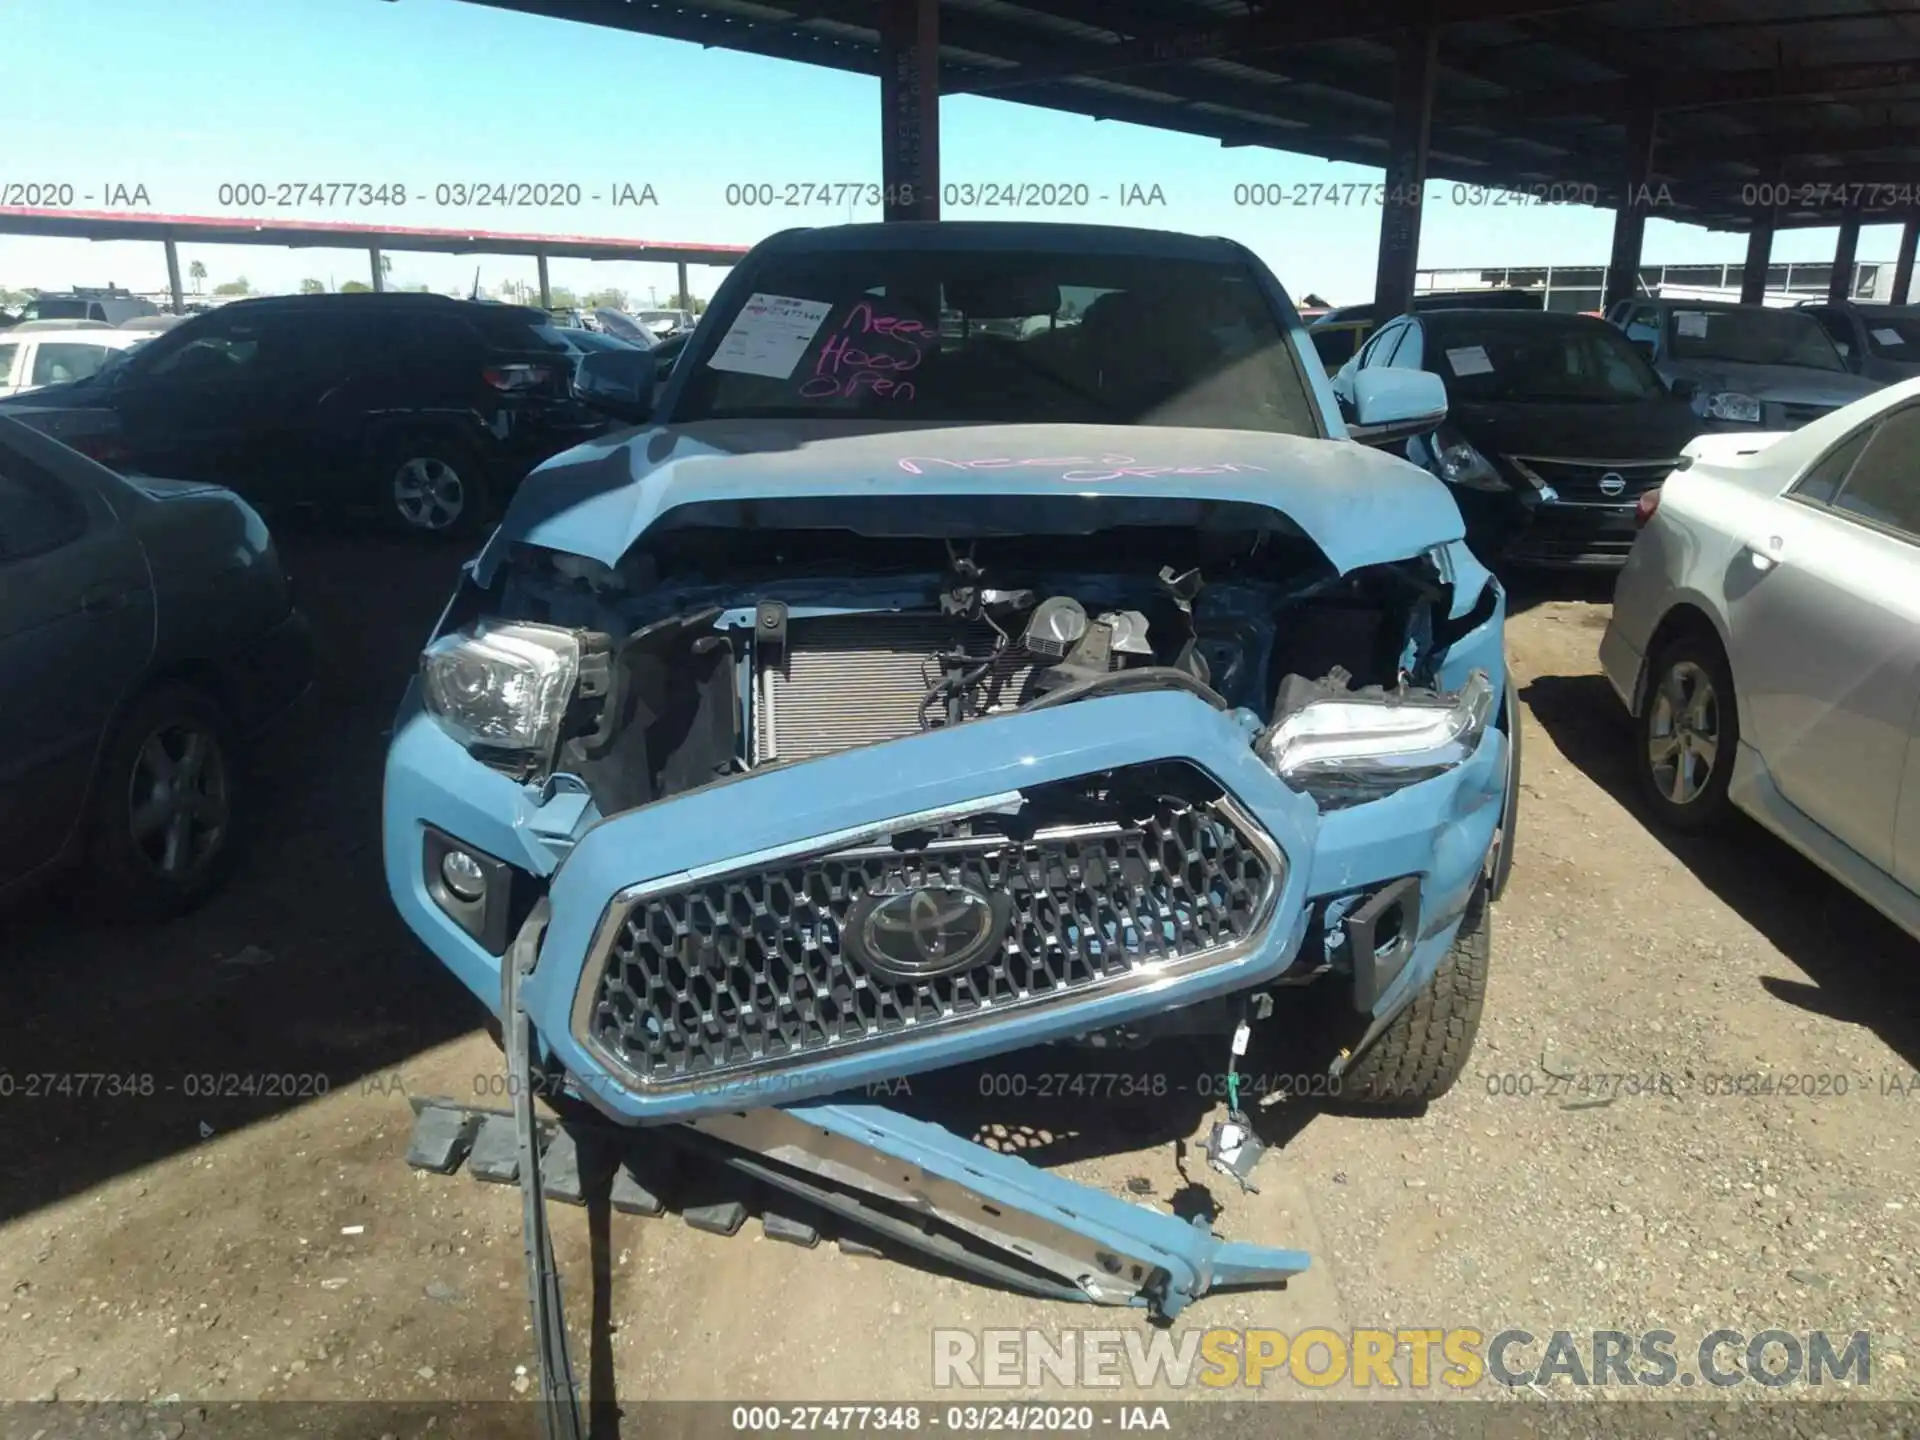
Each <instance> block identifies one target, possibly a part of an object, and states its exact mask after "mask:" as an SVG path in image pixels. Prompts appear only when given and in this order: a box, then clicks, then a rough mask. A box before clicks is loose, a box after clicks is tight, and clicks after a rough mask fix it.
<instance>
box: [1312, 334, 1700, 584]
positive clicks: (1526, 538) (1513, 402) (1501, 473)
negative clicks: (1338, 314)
mask: <svg viewBox="0 0 1920 1440" xmlns="http://www.w3.org/2000/svg"><path fill="white" fill-rule="evenodd" d="M1379 365H1387V366H1394V367H1397V368H1401V369H1414V370H1428V371H1431V372H1432V373H1434V374H1436V375H1438V376H1439V377H1440V378H1441V379H1442V380H1444V381H1445V382H1446V386H1447V418H1446V421H1445V423H1444V424H1443V425H1442V426H1441V427H1440V428H1439V429H1438V430H1437V431H1436V432H1434V433H1433V434H1432V435H1429V436H1423V437H1417V438H1415V439H1414V440H1411V441H1409V442H1407V447H1406V454H1407V458H1408V459H1410V460H1412V461H1413V462H1414V463H1415V464H1417V465H1422V466H1425V467H1426V468H1427V469H1428V470H1429V471H1431V472H1432V473H1433V474H1435V475H1437V476H1439V477H1440V478H1441V479H1442V480H1444V481H1446V482H1447V483H1448V485H1450V486H1451V487H1452V488H1453V493H1454V498H1455V499H1456V500H1457V501H1458V502H1459V505H1460V511H1461V514H1462V515H1463V516H1464V517H1465V518H1466V522H1467V539H1468V542H1469V543H1470V544H1471V545H1472V546H1473V548H1474V551H1475V553H1476V554H1478V555H1479V556H1480V557H1481V558H1482V559H1483V560H1484V561H1486V562H1487V563H1488V564H1490V565H1491V564H1498V563H1501V562H1507V563H1510V564H1516V565H1541V566H1555V567H1559V566H1609V565H1620V564H1623V563H1624V562H1625V560H1626V556H1627V551H1628V550H1629V549H1631V548H1632V545H1633V538H1634V534H1635V531H1636V523H1635V522H1636V507H1637V506H1638V504H1639V500H1640V497H1641V496H1642V495H1644V494H1645V493H1646V492H1647V491H1649V490H1651V489H1653V488H1654V487H1656V486H1658V485H1659V484H1660V482H1661V481H1662V480H1664V479H1665V478H1666V477H1667V475H1668V473H1669V472H1671V471H1672V469H1673V466H1674V462H1675V461H1676V460H1677V459H1678V458H1679V455H1680V451H1681V450H1682V449H1683V448H1684V447H1685V445H1686V443H1687V442H1688V441H1689V440H1691V439H1693V437H1694V436H1695V435H1697V434H1699V433H1700V431H1701V430H1702V429H1703V428H1704V427H1703V425H1702V422H1701V420H1700V417H1699V416H1697V415H1695V414H1694V413H1693V410H1692V407H1691V406H1689V405H1688V404H1687V402H1686V395H1685V394H1684V393H1679V392H1684V391H1685V390H1686V388H1687V387H1686V385H1685V382H1681V383H1680V386H1679V392H1676V391H1674V390H1669V389H1668V387H1667V385H1666V383H1665V382H1664V381H1662V380H1661V378H1660V376H1659V375H1658V374H1657V373H1656V372H1655V371H1654V368H1653V366H1652V365H1650V364H1648V363H1647V360H1646V358H1645V357H1644V356H1643V355H1641V354H1640V352H1639V351H1638V350H1637V349H1635V348H1634V346H1633V345H1632V344H1630V343H1629V342H1628V341H1627V339H1626V337H1625V336H1624V335H1622V334H1621V333H1620V331H1619V330H1617V329H1616V328H1614V327H1613V326H1611V325H1609V324H1607V323H1606V322H1605V321H1604V320H1600V319H1596V318H1594V317H1592V316H1587V315H1570V314H1565V313H1562V312H1558V311H1545V310H1540V311H1520V310H1443V311H1435V312H1432V313H1430V314H1426V315H1407V316H1402V317H1401V318H1399V319H1398V320H1394V321H1391V322H1389V323H1388V324H1386V325H1383V326H1382V327H1381V328H1380V330H1379V332H1378V333H1377V334H1375V335H1374V336H1373V338H1372V339H1371V340H1369V341H1368V342H1367V345H1366V347H1365V348H1364V349H1363V350H1362V351H1361V352H1360V353H1359V354H1358V355H1357V356H1355V357H1354V358H1353V359H1352V360H1351V361H1349V362H1348V364H1347V366H1346V367H1345V368H1344V369H1343V370H1342V371H1341V377H1340V380H1341V381H1344V380H1346V379H1347V378H1348V377H1350V376H1351V375H1352V374H1354V373H1356V372H1357V371H1360V370H1364V369H1369V368H1372V367H1374V366H1379ZM1339 385H1340V381H1336V389H1338V388H1339Z"/></svg>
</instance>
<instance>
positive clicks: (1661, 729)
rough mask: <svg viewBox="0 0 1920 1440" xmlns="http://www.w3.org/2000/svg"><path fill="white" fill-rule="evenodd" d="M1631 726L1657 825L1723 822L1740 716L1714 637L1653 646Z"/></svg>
mask: <svg viewBox="0 0 1920 1440" xmlns="http://www.w3.org/2000/svg"><path fill="white" fill-rule="evenodd" d="M1637 728H1638V742H1639V743H1638V744H1637V745H1636V746H1635V757H1634V769H1635V771H1636V772H1637V773H1638V776H1639V781H1640V790H1641V793H1642V794H1643V795H1645V796H1646V800H1647V804H1648V805H1649V806H1651V807H1652V809H1653V811H1654V813H1655V814H1656V815H1657V816H1658V817H1659V818H1660V820H1661V822H1662V823H1663V824H1666V825H1669V826H1671V827H1672V828H1674V829H1676V830H1685V831H1691V832H1695V833H1697V832H1699V831H1703V830H1707V829H1710V828H1712V827H1713V826H1714V825H1716V824H1718V823H1719V822H1720V821H1721V820H1723V819H1725V818H1726V814H1727V810H1728V801H1727V782H1728V781H1729V780H1730V779H1731V778H1732V775H1733V756H1734V750H1735V749H1736V747H1737V746H1738V745H1739V743H1740V717H1739V715H1738V714H1737V713H1736V711H1735V709H1734V699H1733V674H1732V672H1731V671H1730V670H1729V669H1728V668H1727V657H1726V655H1725V653H1724V652H1722V650H1721V649H1720V643H1719V641H1718V640H1717V639H1715V638H1714V637H1712V636H1709V635H1704V634H1702V633H1700V632H1699V631H1690V632H1688V633H1685V634H1682V635H1679V636H1676V637H1675V638H1673V639H1672V640H1670V641H1668V642H1667V643H1666V644H1664V645H1662V646H1661V647H1660V648H1659V650H1658V651H1657V652H1656V653H1655V655H1654V657H1653V662H1652V663H1651V664H1650V665H1649V666H1648V668H1647V696H1646V700H1645V702H1644V703H1643V704H1642V705H1641V707H1640V721H1639V725H1638V727H1637Z"/></svg>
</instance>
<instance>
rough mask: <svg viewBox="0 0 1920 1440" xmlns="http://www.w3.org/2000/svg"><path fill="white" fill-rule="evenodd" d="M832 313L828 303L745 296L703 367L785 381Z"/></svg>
mask: <svg viewBox="0 0 1920 1440" xmlns="http://www.w3.org/2000/svg"><path fill="white" fill-rule="evenodd" d="M832 309H833V304H832V302H830V301H827V300H796V299H795V298H793V297H792V296H791V295H760V294H754V295H749V296H748V297H747V303H746V304H745V305H743V306H741V307H740V313H739V315H737V316H736V317H735V318H734V322H733V324H732V325H731V326H730V327H729V328H728V330H727V333H726V335H725V336H724V337H723V338H722V339H721V341H720V348H719V349H717V350H715V351H714V352H713V358H712V359H711V360H709V361H708V362H707V364H709V365H710V366H712V367H713V368H714V369H715V370H733V371H737V372H739V373H740V374H742V375H765V376H767V377H768V378H770V379H774V380H785V379H786V378H787V377H788V376H790V375H792V374H793V372H794V368H795V367H796V366H798V365H799V363H800V357H801V356H803V355H805V354H806V353H807V346H809V345H811V344H812V343H813V337H814V334H815V332H816V331H818V330H819V329H820V325H821V323H822V322H823V321H824V320H825V319H826V318H827V314H828V312H829V311H831V310H832Z"/></svg>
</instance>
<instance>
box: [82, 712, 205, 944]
mask: <svg viewBox="0 0 1920 1440" xmlns="http://www.w3.org/2000/svg"><path fill="white" fill-rule="evenodd" d="M231 735H232V732H231V729H230V727H229V725H228V722H227V718H226V716H225V715H224V714H223V713H222V712H221V710H220V707H219V706H218V705H216V704H214V702H213V701H212V700H211V699H209V698H208V697H207V696H206V695H204V694H202V693H201V692H200V691H198V690H196V689H194V688H193V687H192V686H190V685H186V684H182V683H180V682H177V681H170V682H168V683H165V684H162V685H158V686H156V687H155V688H153V689H152V690H149V691H148V692H147V693H146V694H144V695H142V696H140V697H139V699H137V700H135V701H134V703H133V706H132V708H131V709H129V710H128V712H127V713H126V715H124V716H123V717H122V718H121V720H120V723H119V724H118V726H116V727H115V729H114V732H113V735H112V737H111V738H110V739H109V740H108V742H107V746H106V751H105V754H104V757H103V761H102V764H101V768H100V776H99V783H98V785H97V786H96V787H95V795H94V803H93V813H92V815H91V817H90V826H91V839H90V843H89V846H88V855H89V862H90V863H89V865H88V867H87V871H86V872H85V873H83V874H82V875H81V876H79V877H76V878H77V879H78V880H80V881H81V883H82V885H83V887H84V889H85V891H86V892H87V893H89V894H90V895H91V896H92V897H93V898H95V899H97V900H98V901H100V902H101V903H103V904H104V905H106V906H108V907H111V908H115V909H120V910H124V911H127V912H129V913H131V914H133V915H135V916H139V917H143V918H165V917H169V916H174V915H180V914H184V913H185V912H187V911H189V910H191V909H193V908H194V907H195V906H197V905H199V904H201V903H202V902H203V901H205V900H206V899H207V898H208V897H209V896H210V895H212V894H213V892H214V891H215V890H216V889H218V888H219V886H220V884H221V883H222V882H223V881H224V880H225V879H226V877H227V874H228V872H229V871H230V870H231V869H232V868H233V862H234V859H235V857H236V854H237V850H236V847H235V845H234V828H235V822H236V819H237V816H238V807H237V805H236V803H235V789H236V776H235V770H234V765H233V756H234V747H233V743H232V738H231ZM96 886H97V887H98V889H95V888H94V887H96Z"/></svg>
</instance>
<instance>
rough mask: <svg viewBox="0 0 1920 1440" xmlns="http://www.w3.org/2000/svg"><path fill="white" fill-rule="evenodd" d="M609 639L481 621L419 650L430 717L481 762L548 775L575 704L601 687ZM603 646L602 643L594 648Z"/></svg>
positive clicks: (555, 628)
mask: <svg viewBox="0 0 1920 1440" xmlns="http://www.w3.org/2000/svg"><path fill="white" fill-rule="evenodd" d="M605 641H606V637H605V636H603V635H595V634H589V633H584V632H581V631H578V630H568V629H566V628H564V627H562V626H559V625H533V624H525V623H520V622H504V621H492V620H478V621H475V622H474V624H472V625H471V626H469V627H468V628H466V629H464V630H456V631H454V632H452V633H451V634H447V635H442V636H441V637H440V638H439V639H438V640H435V641H434V642H433V643H432V644H431V645H429V646H427V648H426V649H425V650H424V651H422V652H421V655H420V689H421V695H422V697H423V699H424V701H425V703H426V707H427V710H428V712H429V713H430V714H431V715H432V716H433V717H434V718H435V719H436V720H438V721H439V722H440V724H441V725H442V726H443V727H444V728H445V729H446V730H447V732H448V733H449V734H450V735H452V736H453V737H454V739H456V740H458V741H459V742H460V743H461V744H463V745H465V746H466V747H467V748H468V749H469V750H471V751H473V752H474V753H475V755H476V757H477V758H479V759H482V760H485V761H486V762H487V763H488V764H492V765H495V766H497V767H498V768H501V769H505V770H511V771H517V772H521V773H524V774H528V775H544V774H546V773H547V771H548V770H549V769H550V768H551V767H552V764H553V757H554V753H555V751H557V750H558V748H559V745H560V741H561V740H562V739H563V738H564V737H565V735H566V733H567V731H568V730H569V729H570V728H571V727H569V725H568V717H569V715H570V713H571V712H572V710H573V707H574V703H575V700H576V698H578V697H580V696H581V695H582V694H583V693H584V692H586V691H588V690H594V689H598V690H600V691H601V692H602V693H604V686H594V685H591V684H589V685H585V686H583V685H582V683H581V682H582V679H583V677H586V678H588V679H592V678H593V677H594V675H595V672H599V674H600V676H601V677H602V678H604V672H605V668H606V664H605V658H606V649H605ZM595 642H598V643H595Z"/></svg>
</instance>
